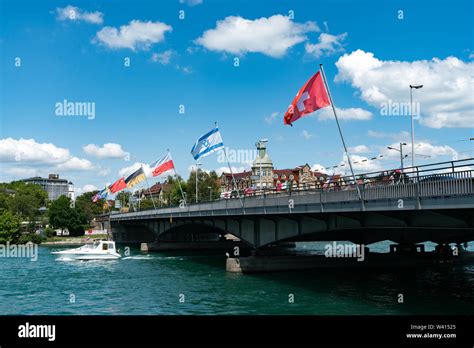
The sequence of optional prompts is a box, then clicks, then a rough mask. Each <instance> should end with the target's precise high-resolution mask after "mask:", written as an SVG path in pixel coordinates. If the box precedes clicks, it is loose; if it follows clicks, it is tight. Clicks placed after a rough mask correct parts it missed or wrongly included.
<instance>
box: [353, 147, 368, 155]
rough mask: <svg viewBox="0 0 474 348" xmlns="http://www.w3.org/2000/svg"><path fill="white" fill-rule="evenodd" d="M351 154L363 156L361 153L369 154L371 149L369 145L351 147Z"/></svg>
mask: <svg viewBox="0 0 474 348" xmlns="http://www.w3.org/2000/svg"><path fill="white" fill-rule="evenodd" d="M349 152H350V153H358V154H361V153H367V152H370V149H369V147H368V146H367V145H357V146H354V147H350V148H349Z"/></svg>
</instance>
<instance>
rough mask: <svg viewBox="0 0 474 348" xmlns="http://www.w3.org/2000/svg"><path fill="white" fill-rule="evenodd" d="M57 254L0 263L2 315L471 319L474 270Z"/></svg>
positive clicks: (43, 252) (42, 252)
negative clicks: (248, 269)
mask: <svg viewBox="0 0 474 348" xmlns="http://www.w3.org/2000/svg"><path fill="white" fill-rule="evenodd" d="M387 245H388V244H387V243H385V244H384V243H381V244H379V245H378V246H376V247H375V248H371V249H374V250H376V249H377V248H384V249H386V248H387ZM305 246H306V248H305ZM320 246H321V244H320V245H319V247H320ZM298 248H303V249H307V248H318V243H304V244H299V245H298ZM58 249H59V248H58V247H48V246H40V247H39V257H38V260H37V261H36V262H32V261H30V260H29V259H16V258H0V314H2V315H5V314H59V315H75V314H99V315H100V314H105V315H112V314H125V315H127V314H177V315H179V314H204V315H212V314H220V315H223V314H250V315H254V314H272V315H277V314H284V315H298V314H299V315H346V314H472V313H474V290H473V289H474V264H468V265H456V266H453V265H442V266H436V267H434V266H432V267H420V268H416V267H413V268H408V269H407V268H404V269H389V270H377V271H375V270H372V271H368V270H357V271H355V270H350V271H349V270H336V271H335V270H312V271H300V272H283V273H271V274H269V273H267V274H255V275H246V274H235V273H228V272H226V270H225V255H213V256H209V255H203V254H201V253H159V252H156V253H150V254H142V253H141V252H140V251H139V250H138V249H132V250H131V251H132V253H131V256H129V257H124V258H122V259H121V260H117V261H58V260H56V259H57V256H56V255H52V254H51V251H52V250H58ZM470 250H472V243H471V245H470ZM290 294H292V295H293V296H294V303H289V296H290ZM398 294H403V296H404V303H403V304H400V303H398V301H397V299H398ZM183 295H184V296H183ZM180 300H181V301H180Z"/></svg>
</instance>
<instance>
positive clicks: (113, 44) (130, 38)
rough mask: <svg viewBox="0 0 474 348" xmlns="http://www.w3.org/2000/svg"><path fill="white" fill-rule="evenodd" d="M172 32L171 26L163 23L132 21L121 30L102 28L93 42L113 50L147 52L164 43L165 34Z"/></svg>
mask: <svg viewBox="0 0 474 348" xmlns="http://www.w3.org/2000/svg"><path fill="white" fill-rule="evenodd" d="M172 30H173V28H172V27H171V26H169V25H168V24H165V23H162V22H152V21H148V22H142V21H139V20H132V21H130V23H129V24H127V25H122V26H121V27H120V28H119V29H117V28H114V27H104V28H102V29H101V30H99V31H98V32H97V34H96V36H95V38H94V40H93V42H96V43H99V44H102V45H104V46H107V47H109V48H112V49H121V48H128V49H131V50H133V51H136V50H139V49H143V50H147V49H149V48H150V47H151V46H152V45H153V44H156V43H158V42H161V41H163V40H164V39H165V33H166V32H168V31H169V32H171V31H172Z"/></svg>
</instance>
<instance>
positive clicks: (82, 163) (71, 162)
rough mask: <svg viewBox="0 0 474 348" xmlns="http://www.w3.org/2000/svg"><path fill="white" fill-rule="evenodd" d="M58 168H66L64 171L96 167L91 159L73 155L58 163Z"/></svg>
mask: <svg viewBox="0 0 474 348" xmlns="http://www.w3.org/2000/svg"><path fill="white" fill-rule="evenodd" d="M56 169H59V170H64V171H71V170H93V169H95V167H94V165H93V164H92V162H91V161H89V160H86V159H83V158H77V157H71V158H70V159H68V160H67V161H66V162H64V163H60V164H57V165H56Z"/></svg>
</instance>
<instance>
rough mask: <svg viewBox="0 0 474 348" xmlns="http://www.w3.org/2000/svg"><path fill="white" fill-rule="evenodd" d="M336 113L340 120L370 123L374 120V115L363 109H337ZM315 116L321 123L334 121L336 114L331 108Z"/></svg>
mask: <svg viewBox="0 0 474 348" xmlns="http://www.w3.org/2000/svg"><path fill="white" fill-rule="evenodd" d="M336 113H337V118H338V119H339V120H346V121H349V120H354V121H368V120H370V119H372V113H371V112H370V111H367V110H364V109H361V108H348V109H340V108H336ZM315 115H316V116H317V117H318V120H319V121H327V120H334V112H333V111H332V108H331V107H327V108H324V109H321V110H320V111H318V112H317V113H316V114H315Z"/></svg>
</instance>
